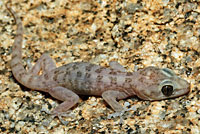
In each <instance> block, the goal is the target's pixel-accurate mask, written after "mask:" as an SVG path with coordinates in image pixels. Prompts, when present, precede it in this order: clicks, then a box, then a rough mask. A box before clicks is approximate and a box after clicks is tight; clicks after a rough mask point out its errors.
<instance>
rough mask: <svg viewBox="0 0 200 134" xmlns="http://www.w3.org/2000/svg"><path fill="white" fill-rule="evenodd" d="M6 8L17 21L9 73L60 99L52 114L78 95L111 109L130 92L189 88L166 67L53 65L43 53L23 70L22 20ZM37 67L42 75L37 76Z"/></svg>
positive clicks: (154, 96) (155, 94)
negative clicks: (91, 97)
mask: <svg viewBox="0 0 200 134" xmlns="http://www.w3.org/2000/svg"><path fill="white" fill-rule="evenodd" d="M8 9H9V10H10V12H11V13H12V14H13V16H14V18H15V20H16V23H17V32H16V36H15V40H14V43H13V50H12V60H11V68H12V72H13V75H14V77H15V78H16V79H17V81H18V82H20V83H21V84H23V85H24V86H26V87H28V88H30V89H33V90H40V91H44V92H48V93H49V94H51V95H52V96H53V97H54V98H56V99H58V100H61V101H63V102H62V103H61V104H60V105H59V106H57V107H56V108H55V109H54V110H53V111H52V113H53V114H55V115H59V114H61V113H63V112H66V111H68V110H69V109H70V108H71V107H72V106H74V105H75V104H76V103H77V102H78V101H79V96H78V94H83V95H96V96H102V97H103V99H104V100H105V101H106V102H107V103H108V104H109V105H110V106H111V107H112V108H113V109H114V110H115V111H122V110H123V107H122V106H121V105H120V104H119V103H118V102H117V101H116V100H120V99H125V98H127V97H130V96H134V95H136V96H138V97H139V98H141V99H144V100H162V99H168V98H173V97H178V96H181V95H184V94H186V93H188V92H189V90H190V84H189V83H188V82H187V81H185V80H183V79H181V78H179V77H178V76H176V75H175V74H174V73H173V71H172V70H170V69H166V68H165V69H159V68H156V67H147V68H144V69H141V70H139V71H137V72H126V70H125V69H124V68H123V67H122V66H121V65H120V64H119V63H117V62H110V67H107V68H106V67H102V66H98V65H94V64H91V63H87V62H74V63H70V64H67V65H64V66H61V67H58V68H57V67H56V65H55V63H54V61H53V60H52V59H51V58H50V57H49V56H48V55H47V54H43V55H42V56H41V58H40V59H39V60H38V61H37V62H36V64H35V65H34V66H33V67H32V68H30V69H29V70H28V71H26V70H25V69H24V67H23V65H22V40H23V26H22V22H21V20H20V18H19V17H18V16H17V15H16V13H15V12H14V11H12V10H11V9H10V8H8ZM41 70H42V74H41V75H38V74H39V72H40V71H41ZM166 81H167V83H168V84H169V83H170V85H172V86H173V93H172V95H170V96H165V95H164V94H163V93H162V91H161V88H162V87H163V86H164V85H165V83H166Z"/></svg>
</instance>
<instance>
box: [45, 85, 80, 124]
mask: <svg viewBox="0 0 200 134" xmlns="http://www.w3.org/2000/svg"><path fill="white" fill-rule="evenodd" d="M49 94H50V95H51V96H53V97H54V98H56V99H58V100H61V101H64V102H62V103H61V104H60V105H58V106H57V107H56V108H55V109H54V110H53V111H52V112H51V114H52V115H53V116H54V117H56V116H57V117H58V118H59V120H60V121H61V122H62V123H63V124H67V123H66V122H65V121H63V120H62V118H61V117H62V116H71V115H70V114H69V111H68V110H69V109H70V108H71V107H73V106H74V105H75V104H77V103H78V101H79V96H78V95H77V94H76V93H74V92H73V91H71V90H69V89H67V88H64V87H54V88H52V89H50V90H49Z"/></svg>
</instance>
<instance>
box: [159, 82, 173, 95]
mask: <svg viewBox="0 0 200 134" xmlns="http://www.w3.org/2000/svg"><path fill="white" fill-rule="evenodd" d="M161 91H162V93H163V94H164V95H165V96H170V95H172V93H173V86H171V85H165V86H163V87H162V89H161Z"/></svg>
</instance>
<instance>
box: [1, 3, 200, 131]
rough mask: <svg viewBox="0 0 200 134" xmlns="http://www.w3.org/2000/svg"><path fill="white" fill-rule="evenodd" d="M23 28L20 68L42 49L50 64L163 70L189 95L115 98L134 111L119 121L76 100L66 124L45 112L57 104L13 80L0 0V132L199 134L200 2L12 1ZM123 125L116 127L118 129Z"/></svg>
mask: <svg viewBox="0 0 200 134" xmlns="http://www.w3.org/2000/svg"><path fill="white" fill-rule="evenodd" d="M12 8H13V10H15V11H16V12H17V13H18V15H19V16H20V17H21V18H22V21H23V25H24V41H23V63H24V66H25V67H26V68H27V65H26V62H28V61H31V62H35V61H37V59H39V57H40V56H41V55H42V54H43V53H44V52H47V53H49V54H50V55H51V57H52V58H53V59H54V60H55V61H56V64H57V66H62V65H64V64H67V63H70V62H75V61H86V62H91V63H94V64H98V65H102V66H108V63H109V61H114V60H115V61H118V62H119V63H120V64H122V65H123V66H124V67H126V68H127V70H129V71H131V70H132V71H136V70H138V69H140V68H144V67H147V66H158V67H161V68H163V67H168V68H171V69H173V70H174V71H175V72H176V73H177V74H179V75H180V77H182V78H184V79H186V80H187V81H188V82H190V83H191V92H190V93H189V95H187V96H182V97H179V98H175V99H170V100H162V101H153V102H149V101H143V100H140V99H138V98H135V97H133V98H129V99H126V100H120V104H121V105H127V106H128V107H132V106H134V108H133V110H130V111H127V112H126V113H125V114H124V115H122V117H121V119H120V118H119V117H115V118H111V119H109V118H108V115H110V114H112V113H113V112H114V111H113V110H112V109H111V108H110V107H108V105H107V104H106V103H105V102H104V101H103V99H102V98H100V97H94V96H89V97H87V96H86V97H85V96H83V97H81V98H82V99H81V100H80V102H79V103H78V105H77V106H75V107H74V108H73V109H72V113H73V114H74V115H75V116H74V118H68V117H63V120H65V121H68V122H69V123H68V125H63V124H62V123H61V122H60V121H59V120H58V119H57V118H55V119H53V120H52V122H51V123H50V124H49V125H48V126H45V125H44V124H45V122H48V121H49V120H51V116H50V115H48V114H47V113H45V112H44V110H47V111H50V110H52V109H53V108H54V107H55V106H57V105H58V104H59V103H60V102H59V101H57V100H56V99H54V98H52V97H51V96H50V95H48V94H46V93H42V92H38V91H32V90H30V89H27V88H25V87H23V86H22V85H20V84H19V83H18V82H17V81H16V80H15V79H14V77H13V75H12V72H11V69H10V65H9V61H10V59H11V51H12V49H11V47H12V43H13V38H14V35H15V30H16V25H14V20H13V18H12V16H11V15H10V14H9V12H8V11H7V10H6V8H5V1H0V9H1V10H0V33H1V37H0V133H59V134H62V133H77V134H80V133H82V134H83V133H90V134H93V133H101V134H104V133H115V134H123V133H137V134H138V133H139V134H145V133H148V134H154V133H159V134H160V133H161V134H162V133H165V134H175V133H176V134H179V133H180V134H198V133H200V89H199V88H200V87H199V85H200V43H199V42H200V38H199V37H200V5H199V2H197V1H184V0H176V1H169V0H157V1H149V0H140V1H137V0H130V1H121V2H119V1H106V0H98V1H89V0H80V1H78V0H77V1H65V0H63V1H60V0H54V1H22V0H17V1H14V0H13V1H12ZM120 123H122V124H120Z"/></svg>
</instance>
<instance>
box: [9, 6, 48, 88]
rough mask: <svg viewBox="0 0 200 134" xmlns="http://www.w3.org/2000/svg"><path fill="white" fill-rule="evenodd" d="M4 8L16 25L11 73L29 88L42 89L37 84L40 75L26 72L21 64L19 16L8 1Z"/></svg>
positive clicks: (21, 28)
mask: <svg viewBox="0 0 200 134" xmlns="http://www.w3.org/2000/svg"><path fill="white" fill-rule="evenodd" d="M6 8H7V9H8V11H9V12H10V13H11V15H12V16H13V18H14V20H15V23H16V25H17V30H16V35H15V39H14V43H13V46H12V58H11V62H10V65H11V70H12V73H13V75H14V77H15V79H16V80H17V81H18V82H20V83H21V84H22V85H24V86H26V87H28V88H31V89H36V90H37V89H39V90H41V91H43V85H40V84H39V83H40V80H39V79H40V77H39V76H37V75H33V74H30V73H28V72H27V71H26V69H25V68H24V66H23V64H22V42H23V25H22V21H21V18H20V17H19V16H18V15H17V14H16V13H15V12H14V11H13V10H12V9H11V7H10V5H8V3H6ZM36 83H37V84H36ZM44 91H45V90H44Z"/></svg>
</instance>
